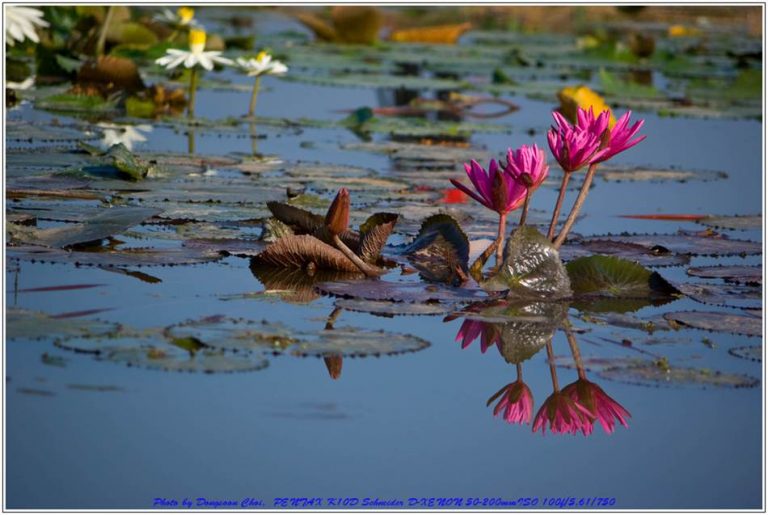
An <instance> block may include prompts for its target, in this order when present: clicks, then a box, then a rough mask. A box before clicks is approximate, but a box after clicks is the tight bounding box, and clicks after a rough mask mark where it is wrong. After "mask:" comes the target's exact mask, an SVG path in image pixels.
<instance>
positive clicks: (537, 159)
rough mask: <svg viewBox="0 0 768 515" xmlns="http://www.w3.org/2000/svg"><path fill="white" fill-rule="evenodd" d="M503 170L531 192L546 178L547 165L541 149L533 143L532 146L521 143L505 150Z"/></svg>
mask: <svg viewBox="0 0 768 515" xmlns="http://www.w3.org/2000/svg"><path fill="white" fill-rule="evenodd" d="M504 171H505V172H507V173H508V174H509V175H510V176H511V177H512V178H514V179H515V180H516V181H518V182H522V183H523V184H525V185H526V186H528V188H529V189H530V190H531V192H533V191H534V190H535V189H536V188H538V187H539V186H541V183H542V182H544V179H546V178H547V174H548V173H549V166H547V157H546V156H545V155H544V151H543V150H541V149H540V148H539V147H537V146H536V145H535V144H534V145H533V146H532V147H529V146H527V145H523V146H521V147H520V148H519V149H517V150H512V149H509V150H507V166H506V167H505V168H504ZM525 176H527V177H525Z"/></svg>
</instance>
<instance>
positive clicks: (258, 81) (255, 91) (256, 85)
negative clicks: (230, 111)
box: [248, 76, 261, 116]
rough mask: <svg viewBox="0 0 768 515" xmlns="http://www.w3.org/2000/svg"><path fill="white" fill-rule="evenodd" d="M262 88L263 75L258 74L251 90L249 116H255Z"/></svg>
mask: <svg viewBox="0 0 768 515" xmlns="http://www.w3.org/2000/svg"><path fill="white" fill-rule="evenodd" d="M260 89H261V77H260V76H257V77H256V80H255V81H254V83H253V92H251V103H250V104H249V105H248V116H253V115H254V113H255V112H256V100H257V99H258V98H259V90H260Z"/></svg>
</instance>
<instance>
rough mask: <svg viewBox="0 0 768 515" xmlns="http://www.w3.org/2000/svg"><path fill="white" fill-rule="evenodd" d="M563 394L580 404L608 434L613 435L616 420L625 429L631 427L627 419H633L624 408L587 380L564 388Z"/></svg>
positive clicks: (581, 380) (577, 381) (580, 380)
mask: <svg viewBox="0 0 768 515" xmlns="http://www.w3.org/2000/svg"><path fill="white" fill-rule="evenodd" d="M563 394H564V395H567V396H568V397H569V398H570V399H571V400H573V401H574V402H576V403H578V404H579V405H581V406H584V408H586V409H587V411H588V412H589V413H590V416H591V417H592V418H593V421H592V423H594V419H597V420H599V421H600V425H602V426H603V429H604V430H605V432H606V433H608V434H611V433H613V429H614V427H615V425H616V423H615V421H614V418H615V419H617V420H618V421H619V423H620V424H621V425H622V426H624V427H629V425H628V424H627V420H626V419H627V418H629V417H631V415H630V414H629V412H628V411H627V410H625V409H624V407H623V406H622V405H621V404H619V403H618V402H616V401H615V400H613V399H612V398H610V397H608V394H606V393H605V392H604V391H603V389H602V388H600V387H599V386H598V385H596V384H595V383H593V382H591V381H587V380H586V379H578V380H576V381H575V382H573V383H571V384H569V385H568V386H566V387H565V388H563Z"/></svg>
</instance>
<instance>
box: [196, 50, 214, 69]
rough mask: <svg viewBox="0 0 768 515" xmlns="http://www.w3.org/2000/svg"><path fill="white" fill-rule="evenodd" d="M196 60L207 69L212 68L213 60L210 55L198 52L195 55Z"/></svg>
mask: <svg viewBox="0 0 768 515" xmlns="http://www.w3.org/2000/svg"><path fill="white" fill-rule="evenodd" d="M197 60H198V62H199V63H200V65H201V66H202V67H203V68H205V69H206V70H208V71H211V70H213V61H212V60H211V56H208V55H205V54H204V53H203V54H200V55H199V56H197Z"/></svg>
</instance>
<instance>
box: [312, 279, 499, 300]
mask: <svg viewBox="0 0 768 515" xmlns="http://www.w3.org/2000/svg"><path fill="white" fill-rule="evenodd" d="M317 290H318V291H319V292H320V293H323V294H325V295H333V296H334V297H342V298H349V299H362V300H373V301H390V302H406V303H435V302H449V303H451V302H472V301H475V300H478V299H482V298H484V297H486V296H487V295H486V293H485V292H484V291H482V290H469V289H465V288H451V287H447V286H439V285H434V284H433V285H428V286H426V287H425V285H424V284H421V283H395V282H389V281H381V280H379V281H336V282H329V283H321V284H318V285H317Z"/></svg>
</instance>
